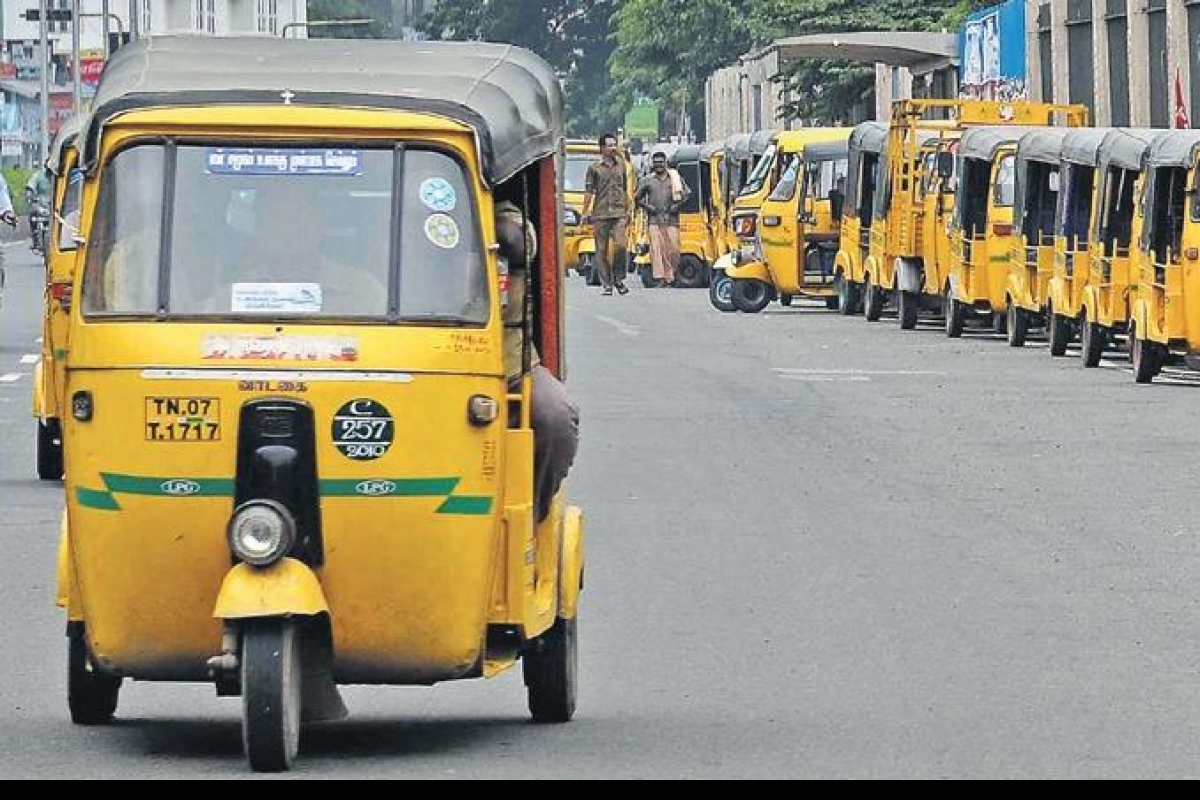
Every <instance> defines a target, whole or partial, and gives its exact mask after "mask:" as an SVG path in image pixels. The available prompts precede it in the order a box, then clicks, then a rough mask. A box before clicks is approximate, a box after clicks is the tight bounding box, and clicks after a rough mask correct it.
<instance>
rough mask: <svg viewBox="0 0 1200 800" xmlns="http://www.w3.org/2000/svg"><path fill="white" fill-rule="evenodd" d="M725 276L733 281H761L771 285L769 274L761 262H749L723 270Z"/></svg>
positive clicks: (764, 264)
mask: <svg viewBox="0 0 1200 800" xmlns="http://www.w3.org/2000/svg"><path fill="white" fill-rule="evenodd" d="M725 274H726V275H728V276H729V277H730V278H733V279H734V280H746V281H762V282H763V283H772V282H773V281H772V280H771V273H770V271H769V270H768V269H767V265H766V263H765V262H762V261H749V262H746V263H743V264H739V265H738V266H736V267H731V268H729V269H726V270H725Z"/></svg>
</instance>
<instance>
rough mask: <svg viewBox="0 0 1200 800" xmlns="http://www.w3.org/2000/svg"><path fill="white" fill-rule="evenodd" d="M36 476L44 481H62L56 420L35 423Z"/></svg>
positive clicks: (59, 436) (60, 441) (60, 436)
mask: <svg viewBox="0 0 1200 800" xmlns="http://www.w3.org/2000/svg"><path fill="white" fill-rule="evenodd" d="M37 474H38V478H40V479H41V480H44V481H61V480H62V477H63V449H62V434H61V433H59V424H58V420H56V419H51V420H47V421H46V422H41V421H40V420H39V421H38V423H37Z"/></svg>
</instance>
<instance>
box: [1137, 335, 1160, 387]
mask: <svg viewBox="0 0 1200 800" xmlns="http://www.w3.org/2000/svg"><path fill="white" fill-rule="evenodd" d="M1129 335H1130V337H1131V339H1130V341H1131V342H1132V348H1133V356H1132V358H1133V379H1134V381H1136V382H1137V383H1150V382H1152V381H1153V380H1154V378H1155V377H1156V376H1157V375H1158V373H1159V372H1161V371H1162V366H1163V361H1164V359H1165V356H1166V348H1164V347H1163V346H1162V345H1161V344H1159V343H1158V342H1151V341H1149V340H1147V339H1143V338H1142V337H1140V336H1138V335H1137V331H1136V330H1131V331H1130V332H1129Z"/></svg>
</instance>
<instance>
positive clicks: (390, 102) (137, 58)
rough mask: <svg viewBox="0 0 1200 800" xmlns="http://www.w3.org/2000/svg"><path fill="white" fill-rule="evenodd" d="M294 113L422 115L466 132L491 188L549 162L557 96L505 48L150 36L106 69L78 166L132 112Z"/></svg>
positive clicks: (557, 130) (544, 74)
mask: <svg viewBox="0 0 1200 800" xmlns="http://www.w3.org/2000/svg"><path fill="white" fill-rule="evenodd" d="M219 105H230V106H234V105H240V106H245V105H272V106H278V105H299V106H316V107H337V108H358V109H386V110H399V111H409V112H417V113H426V114H432V115H435V116H440V117H444V118H447V119H451V120H454V121H455V122H459V123H462V124H464V125H467V126H469V127H470V128H472V129H474V131H475V134H476V139H477V142H478V147H479V155H480V159H481V163H482V165H483V171H484V176H485V178H486V179H487V180H488V181H489V182H491V183H492V184H493V185H494V184H497V183H503V182H504V181H506V180H508V179H509V178H511V177H512V176H513V175H515V174H516V173H518V172H520V171H521V170H522V169H524V168H525V167H527V166H529V165H530V164H532V163H534V162H536V161H538V160H540V159H542V158H545V157H547V156H551V155H553V154H554V153H555V152H557V149H558V146H559V142H560V141H561V139H562V137H563V101H562V90H561V88H560V84H559V80H558V77H557V76H556V75H555V74H554V70H553V69H551V68H550V66H549V65H548V64H547V63H546V62H545V61H543V60H542V59H541V58H539V57H538V56H536V55H534V54H533V53H530V52H529V51H527V50H523V49H521V48H519V47H514V46H511V45H497V44H485V43H479V42H399V41H389V40H368V39H354V40H345V39H282V38H265V37H264V38H259V37H244V38H232V37H212V36H152V37H148V38H144V39H139V40H138V41H136V42H133V43H131V44H128V45H126V46H125V47H123V48H121V49H120V50H119V51H117V53H116V54H115V55H114V56H113V57H112V59H111V60H110V61H109V62H108V65H107V67H106V68H105V70H104V77H103V78H102V80H101V81H100V86H99V88H98V89H97V92H96V98H95V100H94V102H93V104H92V108H93V111H92V114H91V116H90V117H89V118H88V122H87V125H86V129H85V130H86V133H85V135H84V140H83V155H84V158H83V161H84V163H86V164H87V165H89V166H92V165H94V162H95V160H96V155H97V151H98V147H99V139H100V133H101V131H102V130H103V128H104V126H105V125H106V124H108V123H109V122H110V121H112V120H113V119H115V118H117V117H119V116H120V115H122V114H124V113H127V112H130V111H135V110H142V109H161V108H172V107H189V106H190V107H195V106H219Z"/></svg>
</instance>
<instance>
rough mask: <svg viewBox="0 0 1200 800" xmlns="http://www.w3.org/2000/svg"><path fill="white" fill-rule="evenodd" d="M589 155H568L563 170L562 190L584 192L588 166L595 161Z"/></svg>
mask: <svg viewBox="0 0 1200 800" xmlns="http://www.w3.org/2000/svg"><path fill="white" fill-rule="evenodd" d="M595 160H596V159H595V156H591V155H568V156H567V168H566V169H565V170H564V172H563V191H567V192H586V191H587V173H588V167H590V166H591V165H592V162H593V161H595Z"/></svg>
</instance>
